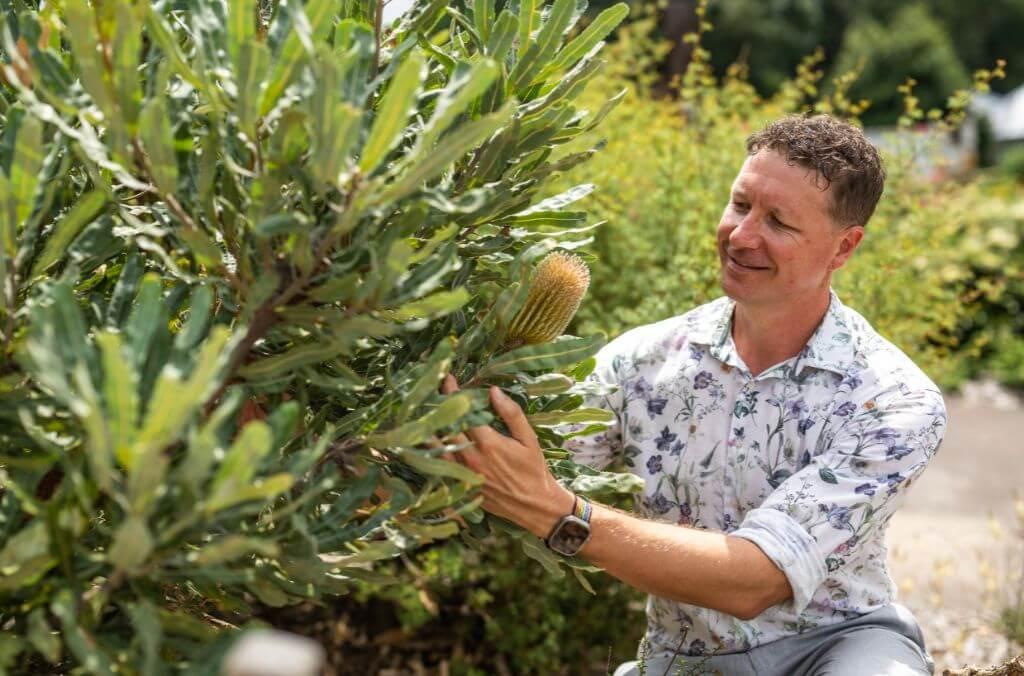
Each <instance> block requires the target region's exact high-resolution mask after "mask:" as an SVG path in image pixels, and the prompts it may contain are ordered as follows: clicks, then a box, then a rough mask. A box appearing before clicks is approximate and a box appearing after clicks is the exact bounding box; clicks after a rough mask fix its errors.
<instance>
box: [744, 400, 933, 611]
mask: <svg viewBox="0 0 1024 676" xmlns="http://www.w3.org/2000/svg"><path fill="white" fill-rule="evenodd" d="M833 415H839V416H841V417H846V422H845V423H844V424H843V425H842V426H841V427H839V428H838V430H837V431H836V432H835V434H834V436H833V437H832V438H831V439H825V440H824V443H825V448H824V450H823V451H822V452H821V453H820V454H819V455H817V456H816V457H814V458H813V459H812V460H811V462H810V464H809V465H807V466H806V467H804V468H802V469H801V470H800V471H798V472H796V473H794V474H793V475H791V476H790V477H789V478H787V479H786V480H785V481H784V482H783V483H782V484H780V485H779V487H778V488H777V489H775V490H774V491H773V492H772V493H771V494H770V495H769V496H768V498H767V499H766V500H765V501H764V503H762V504H761V506H760V507H758V508H756V509H753V510H751V511H750V512H748V513H747V514H746V517H745V518H744V520H743V522H742V523H741V524H740V527H739V528H738V529H737V530H735V531H733V532H732V533H730V535H733V536H736V537H741V538H744V539H746V540H750V541H751V542H753V543H755V544H756V545H757V546H758V547H760V548H761V549H762V550H763V551H764V553H765V554H766V555H767V556H768V558H770V559H771V560H772V561H773V562H774V563H775V565H777V566H778V567H779V569H780V570H782V572H783V573H784V574H785V575H786V577H787V578H788V580H789V583H790V586H791V587H792V589H793V605H794V612H796V613H797V614H799V613H802V612H803V611H804V609H806V608H807V606H808V604H809V603H810V602H811V599H812V597H813V596H814V593H815V591H816V590H817V589H818V588H819V587H820V586H821V585H822V583H823V582H824V581H825V579H826V577H828V576H829V575H831V574H834V573H836V571H839V570H841V569H842V568H843V567H844V566H846V565H847V561H848V560H850V559H851V554H854V553H855V552H856V550H857V548H858V547H859V546H861V543H863V542H865V541H866V540H868V539H869V536H870V535H872V534H876V535H881V534H880V533H876V531H878V529H884V527H885V526H886V524H888V522H889V519H890V518H891V517H892V515H893V513H894V512H895V511H896V509H897V508H898V507H899V506H900V505H901V504H902V503H903V500H904V499H905V497H906V491H907V488H908V487H909V486H910V484H911V483H912V482H913V481H914V480H915V479H916V478H917V477H918V476H919V475H920V474H921V472H922V471H924V468H925V466H926V465H927V463H928V461H929V460H930V459H931V458H932V456H933V455H934V454H935V452H936V451H937V450H938V447H939V444H940V443H941V441H942V437H943V435H944V433H945V429H946V409H945V404H944V403H943V400H942V395H941V394H940V393H939V392H938V391H936V390H919V391H912V392H902V391H900V388H899V387H893V388H892V389H891V390H889V391H886V392H885V393H883V394H880V395H877V396H875V397H872V398H870V399H868V400H866V401H862V402H861V403H860V404H859V405H855V404H854V403H851V402H846V403H844V404H841V405H839V406H838V407H837V408H836V409H835V411H834V412H833Z"/></svg>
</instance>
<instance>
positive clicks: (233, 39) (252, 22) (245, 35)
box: [227, 0, 259, 70]
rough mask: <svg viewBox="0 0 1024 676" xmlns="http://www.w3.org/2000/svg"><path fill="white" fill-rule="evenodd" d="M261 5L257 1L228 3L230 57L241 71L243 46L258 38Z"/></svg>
mask: <svg viewBox="0 0 1024 676" xmlns="http://www.w3.org/2000/svg"><path fill="white" fill-rule="evenodd" d="M258 7H259V3H258V2H257V0H231V2H229V3H228V25H227V37H228V55H229V56H230V57H231V61H232V62H233V63H234V64H235V68H236V70H240V67H239V65H238V64H239V61H240V58H241V52H242V45H244V44H246V43H248V42H252V41H254V40H255V38H256V20H257V17H258V16H259V15H258V13H257V12H258Z"/></svg>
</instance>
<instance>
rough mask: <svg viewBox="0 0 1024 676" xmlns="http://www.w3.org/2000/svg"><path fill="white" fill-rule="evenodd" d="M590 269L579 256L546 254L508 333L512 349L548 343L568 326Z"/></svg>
mask: <svg viewBox="0 0 1024 676" xmlns="http://www.w3.org/2000/svg"><path fill="white" fill-rule="evenodd" d="M589 285H590V270H589V269H588V268H587V264H586V263H584V262H583V259H581V258H580V257H579V256H576V255H574V254H569V253H564V252H561V251H556V252H554V253H550V254H548V255H547V256H546V257H545V258H544V260H543V261H541V262H540V265H538V266H537V270H536V272H534V275H533V279H531V280H530V292H529V294H528V295H527V296H526V302H525V303H523V307H522V309H521V310H519V313H518V314H517V315H516V317H515V319H513V320H512V326H511V327H509V331H508V343H509V345H510V346H512V347H518V346H519V345H523V344H527V345H536V344H538V343H548V342H550V341H552V340H554V339H555V338H558V337H559V336H560V335H562V333H563V332H564V331H565V328H566V327H567V326H569V322H570V321H572V318H573V315H575V314H576V310H578V309H579V307H580V302H581V301H582V300H583V296H584V294H586V293H587V287H588V286H589Z"/></svg>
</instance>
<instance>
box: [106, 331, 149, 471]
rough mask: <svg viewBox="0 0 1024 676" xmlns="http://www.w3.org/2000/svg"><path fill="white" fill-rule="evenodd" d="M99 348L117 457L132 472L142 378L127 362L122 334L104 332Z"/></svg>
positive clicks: (111, 433) (109, 419) (109, 423)
mask: <svg viewBox="0 0 1024 676" xmlns="http://www.w3.org/2000/svg"><path fill="white" fill-rule="evenodd" d="M96 344H97V345H98V346H99V348H100V355H101V359H102V362H103V374H104V375H103V399H104V404H105V407H106V415H107V417H106V419H107V428H108V429H109V431H110V439H111V442H112V444H113V452H114V457H116V458H117V461H118V462H120V463H121V466H122V467H125V468H127V469H131V467H132V465H133V464H134V460H135V458H134V457H133V455H132V447H133V445H134V444H135V436H136V434H138V429H137V427H138V422H139V393H138V389H137V388H138V374H137V373H136V372H135V369H134V368H133V366H132V364H131V362H130V361H129V360H127V359H125V355H124V346H123V344H122V343H121V336H120V334H118V333H114V332H111V331H104V332H102V333H100V334H98V335H97V336H96Z"/></svg>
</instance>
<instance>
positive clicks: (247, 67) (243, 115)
mask: <svg viewBox="0 0 1024 676" xmlns="http://www.w3.org/2000/svg"><path fill="white" fill-rule="evenodd" d="M269 70H270V50H269V49H268V48H267V46H266V45H265V44H264V43H262V42H256V41H250V42H246V43H244V44H242V45H241V47H239V51H238V73H237V75H236V83H235V84H236V86H237V87H238V96H237V98H236V99H235V113H236V114H237V115H238V126H239V127H240V128H241V130H242V131H243V132H244V133H245V134H246V135H247V136H249V138H250V139H253V141H254V142H255V139H256V137H257V133H256V121H257V119H258V118H259V117H260V112H261V111H260V106H261V101H263V100H264V89H263V85H264V82H265V81H266V79H267V73H268V72H269Z"/></svg>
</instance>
